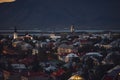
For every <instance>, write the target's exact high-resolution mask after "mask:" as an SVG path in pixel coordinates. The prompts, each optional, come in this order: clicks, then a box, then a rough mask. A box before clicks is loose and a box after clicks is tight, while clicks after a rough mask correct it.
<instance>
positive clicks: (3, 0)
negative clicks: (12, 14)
mask: <svg viewBox="0 0 120 80" xmlns="http://www.w3.org/2000/svg"><path fill="white" fill-rule="evenodd" d="M14 1H16V0H0V3H5V2H14Z"/></svg>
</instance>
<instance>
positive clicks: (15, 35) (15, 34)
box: [13, 27, 18, 39]
mask: <svg viewBox="0 0 120 80" xmlns="http://www.w3.org/2000/svg"><path fill="white" fill-rule="evenodd" d="M16 38H18V34H17V28H16V27H14V33H13V39H16Z"/></svg>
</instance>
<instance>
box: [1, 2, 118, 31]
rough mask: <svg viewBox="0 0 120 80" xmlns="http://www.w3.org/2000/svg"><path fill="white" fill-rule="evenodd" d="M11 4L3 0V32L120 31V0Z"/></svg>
mask: <svg viewBox="0 0 120 80" xmlns="http://www.w3.org/2000/svg"><path fill="white" fill-rule="evenodd" d="M1 1H5V2H7V1H8V2H7V3H3V2H2V3H1ZM11 1H13V2H10V0H0V30H2V29H13V28H14V26H16V27H17V28H18V29H39V30H52V29H56V30H59V29H64V28H69V27H70V26H71V25H74V26H75V28H76V29H81V30H85V29H87V30H94V29H96V30H112V29H115V30H118V29H119V30H120V0H16V1H15V0H11ZM9 2H10V3H9Z"/></svg>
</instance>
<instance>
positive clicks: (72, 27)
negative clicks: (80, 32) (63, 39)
mask: <svg viewBox="0 0 120 80" xmlns="http://www.w3.org/2000/svg"><path fill="white" fill-rule="evenodd" d="M70 32H71V33H74V32H75V28H74V26H73V25H71V27H70Z"/></svg>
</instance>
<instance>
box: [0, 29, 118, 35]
mask: <svg viewBox="0 0 120 80" xmlns="http://www.w3.org/2000/svg"><path fill="white" fill-rule="evenodd" d="M13 32H14V30H0V34H12V33H13ZM17 32H18V33H19V34H25V33H26V32H27V33H30V34H40V33H53V32H58V33H60V32H70V30H55V31H42V30H17ZM75 32H93V33H94V32H120V30H75Z"/></svg>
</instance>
